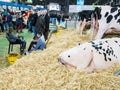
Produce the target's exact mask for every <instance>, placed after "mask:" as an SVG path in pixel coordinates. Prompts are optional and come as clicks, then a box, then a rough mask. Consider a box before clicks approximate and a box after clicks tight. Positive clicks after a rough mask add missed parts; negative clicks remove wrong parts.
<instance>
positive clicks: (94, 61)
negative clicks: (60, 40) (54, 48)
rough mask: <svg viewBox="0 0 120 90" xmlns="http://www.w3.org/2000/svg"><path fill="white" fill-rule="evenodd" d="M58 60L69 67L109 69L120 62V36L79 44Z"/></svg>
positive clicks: (88, 70)
mask: <svg viewBox="0 0 120 90" xmlns="http://www.w3.org/2000/svg"><path fill="white" fill-rule="evenodd" d="M58 61H59V62H60V63H62V64H63V65H65V66H66V67H67V68H69V69H70V68H71V69H73V68H74V69H77V70H79V71H83V70H86V72H87V73H91V72H93V71H94V70H102V69H107V68H109V67H111V66H113V65H114V64H115V63H120V38H111V39H97V40H94V41H90V42H86V43H83V44H81V45H77V46H75V47H73V48H71V49H69V50H67V51H64V52H62V53H61V54H60V55H59V57H58Z"/></svg>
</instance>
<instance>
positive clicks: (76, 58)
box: [58, 45, 89, 70]
mask: <svg viewBox="0 0 120 90" xmlns="http://www.w3.org/2000/svg"><path fill="white" fill-rule="evenodd" d="M85 49H86V48H84V45H78V46H75V47H73V48H71V49H69V50H67V51H64V52H62V53H61V54H60V55H59V57H58V61H59V62H60V63H61V64H63V65H64V66H66V67H67V68H68V69H77V70H83V69H84V67H86V65H88V63H89V62H86V61H85V57H86V51H87V52H88V50H85Z"/></svg>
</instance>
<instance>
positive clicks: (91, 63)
mask: <svg viewBox="0 0 120 90" xmlns="http://www.w3.org/2000/svg"><path fill="white" fill-rule="evenodd" d="M94 69H95V64H94V62H93V60H91V61H90V63H89V65H88V67H87V68H86V72H87V73H92V72H93V71H94Z"/></svg>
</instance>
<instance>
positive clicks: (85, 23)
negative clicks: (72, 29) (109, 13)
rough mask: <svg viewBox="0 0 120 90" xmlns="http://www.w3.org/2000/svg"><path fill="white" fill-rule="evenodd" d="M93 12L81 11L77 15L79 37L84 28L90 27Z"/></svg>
mask: <svg viewBox="0 0 120 90" xmlns="http://www.w3.org/2000/svg"><path fill="white" fill-rule="evenodd" d="M92 12H93V10H83V11H81V12H79V13H78V16H79V19H80V21H79V23H78V28H79V29H78V31H80V35H82V32H83V30H84V28H85V27H90V25H91V14H92Z"/></svg>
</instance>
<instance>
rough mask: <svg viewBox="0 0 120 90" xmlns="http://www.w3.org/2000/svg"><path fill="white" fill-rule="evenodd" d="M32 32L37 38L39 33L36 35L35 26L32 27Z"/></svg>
mask: <svg viewBox="0 0 120 90" xmlns="http://www.w3.org/2000/svg"><path fill="white" fill-rule="evenodd" d="M32 31H33V33H34V36H36V35H37V33H36V31H35V26H32Z"/></svg>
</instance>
